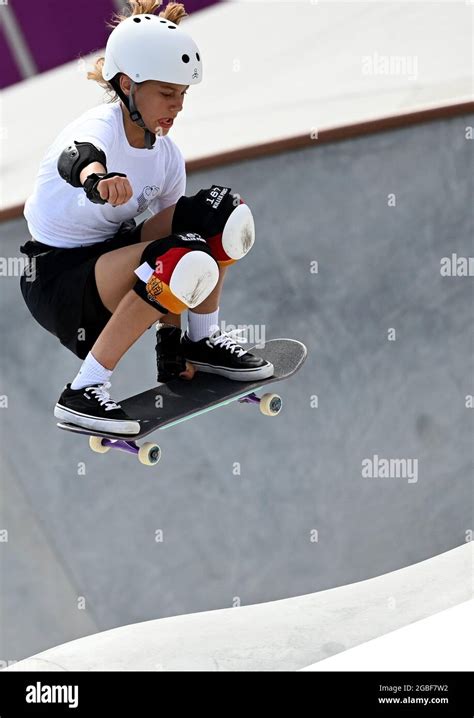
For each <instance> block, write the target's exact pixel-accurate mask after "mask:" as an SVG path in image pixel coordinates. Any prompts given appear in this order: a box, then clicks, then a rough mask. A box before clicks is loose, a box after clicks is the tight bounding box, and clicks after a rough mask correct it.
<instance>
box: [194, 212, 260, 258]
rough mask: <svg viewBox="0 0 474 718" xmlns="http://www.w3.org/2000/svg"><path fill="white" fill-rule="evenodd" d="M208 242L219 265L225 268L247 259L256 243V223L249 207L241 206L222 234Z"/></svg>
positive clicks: (233, 213) (230, 217)
mask: <svg viewBox="0 0 474 718" xmlns="http://www.w3.org/2000/svg"><path fill="white" fill-rule="evenodd" d="M206 241H207V244H208V246H209V248H210V250H211V252H212V256H213V257H214V259H215V260H216V262H217V263H218V264H219V265H222V266H224V267H225V266H228V265H230V264H234V262H237V261H238V260H239V259H242V257H245V255H246V254H247V252H249V251H250V249H251V248H252V246H253V244H254V242H255V223H254V221H253V215H252V212H251V211H250V208H249V206H248V205H246V204H244V203H243V202H242V203H241V204H239V205H238V206H237V207H236V208H235V209H234V211H233V212H232V214H231V215H229V218H228V220H227V222H226V223H225V225H224V229H223V230H222V234H216V235H215V236H214V237H209V239H207V240H206Z"/></svg>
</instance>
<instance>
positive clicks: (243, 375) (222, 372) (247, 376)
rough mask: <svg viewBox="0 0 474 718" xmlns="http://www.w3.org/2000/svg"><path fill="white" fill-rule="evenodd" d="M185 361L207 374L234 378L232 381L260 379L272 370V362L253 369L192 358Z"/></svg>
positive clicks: (267, 376) (270, 374)
mask: <svg viewBox="0 0 474 718" xmlns="http://www.w3.org/2000/svg"><path fill="white" fill-rule="evenodd" d="M187 361H189V362H190V363H191V364H192V365H193V366H194V367H196V369H197V370H198V371H202V372H206V373H207V374H219V376H225V377H227V379H234V381H260V380H261V379H268V378H269V377H271V376H273V372H274V366H273V364H265V366H259V367H255V368H253V369H231V368H230V367H223V366H215V365H214V364H205V363H204V362H198V361H194V360H193V359H187Z"/></svg>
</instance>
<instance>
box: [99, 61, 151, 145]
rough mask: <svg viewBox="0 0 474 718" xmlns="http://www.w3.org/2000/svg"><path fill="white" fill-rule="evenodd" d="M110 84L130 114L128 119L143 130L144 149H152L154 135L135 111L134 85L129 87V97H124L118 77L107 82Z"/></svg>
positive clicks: (136, 110)
mask: <svg viewBox="0 0 474 718" xmlns="http://www.w3.org/2000/svg"><path fill="white" fill-rule="evenodd" d="M109 82H110V84H111V85H112V87H113V88H114V90H115V92H116V93H117V95H118V96H119V97H120V99H121V100H122V102H123V104H124V105H125V107H126V108H127V110H128V111H129V114H130V119H131V120H132V122H135V124H137V125H138V126H139V127H141V128H142V129H144V130H145V147H146V149H147V150H151V149H153V146H154V144H155V140H156V135H155V134H153V132H150V130H149V129H148V128H147V126H146V125H145V123H144V121H143V117H142V116H141V114H140V112H139V111H138V109H137V106H136V104H135V98H134V94H135V88H136V84H135V83H134V82H133V80H132V83H131V85H130V95H128V96H127V95H126V94H125V92H123V90H122V88H121V87H120V81H119V76H118V75H116V76H115V77H113V78H112V79H111V80H109Z"/></svg>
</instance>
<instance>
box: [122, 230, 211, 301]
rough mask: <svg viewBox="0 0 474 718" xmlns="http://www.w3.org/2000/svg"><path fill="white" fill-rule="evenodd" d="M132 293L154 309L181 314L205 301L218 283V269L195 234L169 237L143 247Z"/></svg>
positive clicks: (189, 233) (204, 242)
mask: <svg viewBox="0 0 474 718" xmlns="http://www.w3.org/2000/svg"><path fill="white" fill-rule="evenodd" d="M135 274H136V275H137V277H138V280H137V282H136V283H135V285H134V287H133V289H134V291H135V292H136V293H137V294H138V296H139V297H141V298H142V299H144V300H145V301H146V302H147V303H148V304H150V305H151V306H152V307H154V308H155V309H158V310H159V311H161V312H163V313H164V314H167V313H168V312H172V313H173V314H181V312H183V311H184V310H185V309H188V308H190V309H193V307H196V306H197V305H198V304H201V302H203V301H204V299H206V297H208V296H209V294H210V293H211V292H212V290H213V289H214V287H215V286H216V284H217V281H218V279H219V267H218V265H217V262H216V260H215V259H214V258H213V257H212V252H211V250H210V248H209V247H208V246H207V244H206V241H205V240H204V239H203V238H202V237H201V236H200V235H198V234H195V233H192V232H188V233H185V234H171V235H170V236H169V237H164V238H163V239H157V240H155V241H154V242H150V244H148V245H147V247H145V249H144V251H143V253H142V256H141V259H140V265H139V266H138V267H137V269H135Z"/></svg>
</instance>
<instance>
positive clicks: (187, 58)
mask: <svg viewBox="0 0 474 718" xmlns="http://www.w3.org/2000/svg"><path fill="white" fill-rule="evenodd" d="M181 59H182V61H183V62H189V55H183V56H182V58H181Z"/></svg>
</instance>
